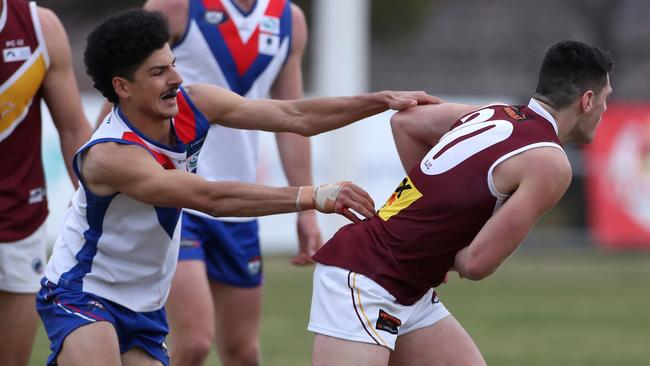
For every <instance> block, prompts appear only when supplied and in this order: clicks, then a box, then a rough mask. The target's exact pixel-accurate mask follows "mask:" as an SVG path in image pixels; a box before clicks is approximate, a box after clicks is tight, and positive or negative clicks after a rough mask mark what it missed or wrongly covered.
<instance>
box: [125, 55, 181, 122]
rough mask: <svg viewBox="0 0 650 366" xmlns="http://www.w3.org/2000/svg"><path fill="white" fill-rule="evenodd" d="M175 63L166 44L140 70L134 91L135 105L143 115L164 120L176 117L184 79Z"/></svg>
mask: <svg viewBox="0 0 650 366" xmlns="http://www.w3.org/2000/svg"><path fill="white" fill-rule="evenodd" d="M174 63H175V58H174V55H173V54H172V51H171V49H170V47H169V44H165V46H164V47H163V48H161V49H159V50H157V51H155V52H153V53H152V54H151V55H150V56H149V57H148V58H147V59H146V60H145V61H144V62H143V63H142V65H140V67H139V68H138V69H137V70H136V72H135V74H134V76H133V82H132V83H130V87H131V89H130V91H131V96H132V99H133V103H134V105H136V106H137V108H138V109H139V110H140V111H141V112H143V113H145V114H149V115H152V116H154V117H156V118H163V119H168V118H172V117H174V116H176V114H177V113H178V105H177V104H176V94H177V93H178V87H179V86H180V85H181V83H182V82H183V79H182V78H181V76H180V74H179V73H178V72H177V71H176V68H175V65H174Z"/></svg>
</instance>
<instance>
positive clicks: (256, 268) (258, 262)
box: [248, 257, 262, 276]
mask: <svg viewBox="0 0 650 366" xmlns="http://www.w3.org/2000/svg"><path fill="white" fill-rule="evenodd" d="M261 270H262V259H261V258H260V257H255V258H253V259H251V260H249V261H248V273H249V274H250V275H251V276H254V275H256V274H258V273H260V271H261Z"/></svg>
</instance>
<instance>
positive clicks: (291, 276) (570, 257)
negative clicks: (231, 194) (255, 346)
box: [31, 250, 650, 366]
mask: <svg viewBox="0 0 650 366" xmlns="http://www.w3.org/2000/svg"><path fill="white" fill-rule="evenodd" d="M265 266H266V267H265V270H266V292H265V305H264V322H263V334H262V348H263V358H264V364H266V365H271V366H275V365H282V366H292V365H308V364H309V363H310V356H311V342H312V335H311V334H310V333H309V332H307V331H306V326H307V321H308V316H309V302H310V298H311V269H305V268H296V267H293V266H291V265H290V264H289V262H288V259H287V258H281V257H269V258H266V260H265ZM649 283H650V252H642V253H639V252H634V253H612V252H600V251H592V250H588V251H587V250H586V251H570V252H566V253H565V252H553V253H531V252H530V251H527V252H526V251H524V252H521V253H519V254H516V255H515V256H514V257H513V258H511V259H510V260H509V261H508V262H507V263H506V264H505V265H503V266H502V267H501V268H500V269H499V270H498V271H497V273H495V274H494V275H493V276H492V277H490V278H488V279H486V280H484V281H481V282H471V281H466V280H459V279H457V278H451V279H450V282H449V283H448V284H447V285H445V286H443V287H441V288H439V289H438V293H439V295H440V297H441V299H442V301H443V302H444V303H445V305H446V306H447V307H448V308H449V309H450V310H451V312H452V313H453V314H454V315H455V316H456V318H457V319H458V320H459V321H460V322H461V323H462V324H463V325H464V326H465V328H466V329H467V331H468V332H469V333H470V334H471V335H472V336H473V338H474V340H475V341H476V343H477V344H478V345H479V348H480V349H481V351H482V352H483V354H484V356H485V358H486V360H487V362H488V364H490V365H499V366H507V365H518V366H521V365H526V366H536V365H552V366H557V365H562V366H571V365H590V366H598V365H603V366H605V365H607V366H632V365H639V366H641V365H650V284H649ZM48 352H49V350H48V341H47V338H46V337H45V335H44V333H43V332H42V331H41V332H40V333H39V335H38V339H37V343H36V345H35V348H34V352H33V354H32V362H31V365H43V364H44V363H45V359H46V357H47V355H48ZM218 364H219V363H218V361H217V359H216V356H215V355H214V354H213V355H212V356H211V359H210V361H209V363H208V365H218Z"/></svg>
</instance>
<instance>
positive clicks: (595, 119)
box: [577, 76, 612, 144]
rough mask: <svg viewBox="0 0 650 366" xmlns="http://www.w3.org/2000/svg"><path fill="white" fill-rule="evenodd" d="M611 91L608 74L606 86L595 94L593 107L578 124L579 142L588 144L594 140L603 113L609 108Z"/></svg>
mask: <svg viewBox="0 0 650 366" xmlns="http://www.w3.org/2000/svg"><path fill="white" fill-rule="evenodd" d="M611 93H612V86H611V85H610V84H609V76H608V77H607V83H606V84H605V87H603V89H602V90H601V91H600V92H599V93H598V94H595V95H594V96H593V106H592V108H591V109H590V110H589V111H587V112H586V113H585V115H584V116H583V118H582V119H581V120H580V121H579V122H578V124H577V127H578V128H579V129H580V131H579V132H580V133H579V136H580V141H577V142H581V143H585V144H588V143H591V141H593V139H594V136H595V135H596V129H597V128H598V125H599V124H600V121H601V119H602V118H603V114H604V113H605V111H606V110H607V98H608V97H609V96H610V94H611Z"/></svg>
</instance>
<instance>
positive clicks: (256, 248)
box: [178, 213, 262, 288]
mask: <svg viewBox="0 0 650 366" xmlns="http://www.w3.org/2000/svg"><path fill="white" fill-rule="evenodd" d="M258 232H259V230H258V225H257V220H255V221H246V222H227V221H219V220H215V219H209V218H204V217H199V216H196V215H191V214H187V213H183V223H182V226H181V248H180V252H179V255H178V259H179V260H192V259H194V260H202V261H204V262H205V266H206V268H207V272H208V277H209V278H210V279H211V280H214V281H217V282H222V283H225V284H228V285H232V286H236V287H246V288H250V287H257V286H259V285H260V284H261V283H262V255H261V251H260V240H259V236H258Z"/></svg>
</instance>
